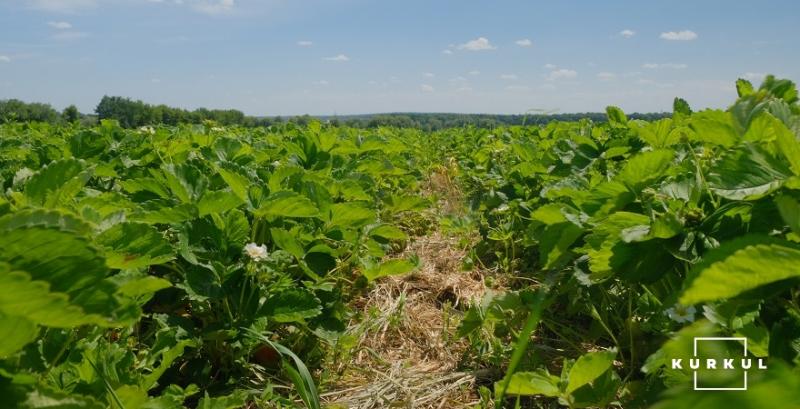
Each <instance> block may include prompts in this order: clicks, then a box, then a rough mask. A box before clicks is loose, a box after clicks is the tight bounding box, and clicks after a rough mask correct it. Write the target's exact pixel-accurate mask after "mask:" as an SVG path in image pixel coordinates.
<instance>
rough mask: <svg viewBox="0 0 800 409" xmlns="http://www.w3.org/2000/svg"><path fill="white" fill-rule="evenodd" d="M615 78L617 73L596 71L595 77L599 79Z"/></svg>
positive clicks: (608, 79)
mask: <svg viewBox="0 0 800 409" xmlns="http://www.w3.org/2000/svg"><path fill="white" fill-rule="evenodd" d="M615 78H617V74H614V73H613V72H598V73H597V79H599V80H600V81H611V80H613V79H615Z"/></svg>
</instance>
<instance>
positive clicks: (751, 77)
mask: <svg viewBox="0 0 800 409" xmlns="http://www.w3.org/2000/svg"><path fill="white" fill-rule="evenodd" d="M766 76H767V74H764V73H761V72H746V73H744V74H743V75H742V78H744V79H746V80H748V81H761V80H763V79H764V77H766Z"/></svg>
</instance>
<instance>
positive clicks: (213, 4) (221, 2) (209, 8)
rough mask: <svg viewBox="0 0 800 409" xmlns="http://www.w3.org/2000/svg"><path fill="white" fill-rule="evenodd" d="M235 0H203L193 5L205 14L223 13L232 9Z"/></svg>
mask: <svg viewBox="0 0 800 409" xmlns="http://www.w3.org/2000/svg"><path fill="white" fill-rule="evenodd" d="M235 5H236V4H235V0H213V1H209V0H203V1H201V2H198V3H197V4H195V5H194V9H195V10H197V11H199V12H201V13H205V14H210V15H216V14H225V13H229V12H230V11H231V10H233V7H234V6H235Z"/></svg>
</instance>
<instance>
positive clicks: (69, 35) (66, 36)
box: [50, 31, 89, 41]
mask: <svg viewBox="0 0 800 409" xmlns="http://www.w3.org/2000/svg"><path fill="white" fill-rule="evenodd" d="M88 36H89V33H84V32H82V31H59V32H57V33H55V34H53V35H52V36H51V37H50V38H52V39H53V40H56V41H73V40H79V39H81V38H85V37H88Z"/></svg>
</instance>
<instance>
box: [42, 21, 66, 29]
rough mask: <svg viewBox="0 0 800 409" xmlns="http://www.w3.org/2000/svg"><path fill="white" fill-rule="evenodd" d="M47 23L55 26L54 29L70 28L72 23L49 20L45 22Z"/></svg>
mask: <svg viewBox="0 0 800 409" xmlns="http://www.w3.org/2000/svg"><path fill="white" fill-rule="evenodd" d="M47 25H48V26H50V27H53V28H55V29H56V30H69V29H70V28H72V24H70V23H67V22H66V21H50V22H48V23H47Z"/></svg>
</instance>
